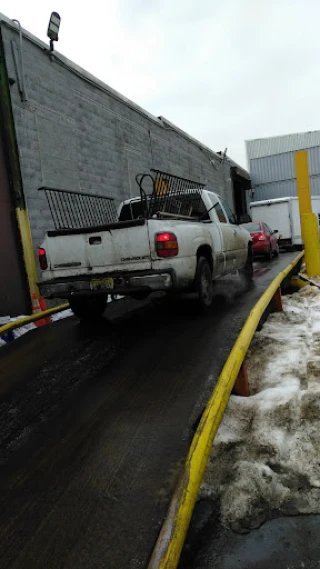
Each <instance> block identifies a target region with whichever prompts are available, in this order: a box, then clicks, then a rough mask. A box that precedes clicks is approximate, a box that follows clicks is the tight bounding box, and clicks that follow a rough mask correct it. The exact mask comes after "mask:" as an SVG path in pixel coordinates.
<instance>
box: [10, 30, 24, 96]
mask: <svg viewBox="0 0 320 569" xmlns="http://www.w3.org/2000/svg"><path fill="white" fill-rule="evenodd" d="M12 21H13V22H14V23H15V24H18V27H19V48H20V49H19V51H20V66H21V101H23V102H26V100H27V95H26V90H25V86H24V72H23V55H22V28H21V24H20V22H19V20H12Z"/></svg>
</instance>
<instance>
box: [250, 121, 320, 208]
mask: <svg viewBox="0 0 320 569" xmlns="http://www.w3.org/2000/svg"><path fill="white" fill-rule="evenodd" d="M246 150H247V157H248V165H249V170H250V174H251V183H252V188H253V191H252V201H257V200H265V199H274V198H282V197H295V196H297V185H296V173H295V161H294V153H295V152H296V151H297V150H308V155H309V173H310V185H311V194H312V195H313V196H320V130H316V131H313V132H303V133H297V134H288V135H285V136H274V137H271V138H259V139H256V140H248V141H246Z"/></svg>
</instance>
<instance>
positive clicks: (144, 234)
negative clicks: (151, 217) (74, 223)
mask: <svg viewBox="0 0 320 569" xmlns="http://www.w3.org/2000/svg"><path fill="white" fill-rule="evenodd" d="M46 247H47V251H48V257H49V263H50V269H51V270H54V271H55V277H59V276H61V277H63V276H69V275H71V274H72V275H76V274H82V275H83V274H85V273H88V274H92V272H93V271H94V272H95V273H109V272H118V271H123V270H124V268H126V270H128V268H130V270H135V271H142V270H147V269H150V268H151V258H150V245H149V234H148V224H147V223H145V222H144V220H138V223H137V222H133V223H131V224H124V223H119V224H110V225H109V226H104V227H103V228H101V229H100V230H99V229H98V228H94V230H92V231H91V230H90V229H86V230H80V231H78V232H77V231H69V232H67V231H65V232H63V231H61V232H59V231H52V232H49V233H48V236H47V239H46Z"/></svg>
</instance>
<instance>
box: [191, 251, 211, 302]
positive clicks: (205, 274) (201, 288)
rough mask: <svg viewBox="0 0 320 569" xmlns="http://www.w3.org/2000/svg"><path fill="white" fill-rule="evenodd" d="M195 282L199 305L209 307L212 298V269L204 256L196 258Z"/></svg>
mask: <svg viewBox="0 0 320 569" xmlns="http://www.w3.org/2000/svg"><path fill="white" fill-rule="evenodd" d="M195 284H196V291H197V293H198V297H199V302H200V305H201V307H202V308H205V309H208V308H210V306H211V305H212V300H213V282H212V271H211V267H210V265H209V263H208V261H207V259H206V258H205V257H200V258H199V260H198V265H197V274H196V282H195Z"/></svg>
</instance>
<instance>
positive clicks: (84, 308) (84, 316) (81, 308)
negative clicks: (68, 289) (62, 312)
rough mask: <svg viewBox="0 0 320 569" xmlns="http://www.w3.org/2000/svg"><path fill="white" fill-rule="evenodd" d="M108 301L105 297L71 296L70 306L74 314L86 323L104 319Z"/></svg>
mask: <svg viewBox="0 0 320 569" xmlns="http://www.w3.org/2000/svg"><path fill="white" fill-rule="evenodd" d="M106 303H107V299H106V298H105V297H103V296H93V297H91V296H71V298H70V299H69V304H70V308H71V310H72V312H73V313H74V314H75V315H76V316H78V318H80V320H84V321H86V322H92V321H94V320H99V319H100V318H102V316H103V313H104V311H105V309H106Z"/></svg>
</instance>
